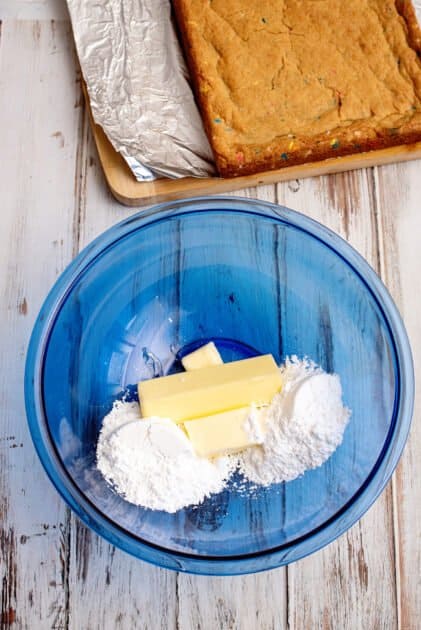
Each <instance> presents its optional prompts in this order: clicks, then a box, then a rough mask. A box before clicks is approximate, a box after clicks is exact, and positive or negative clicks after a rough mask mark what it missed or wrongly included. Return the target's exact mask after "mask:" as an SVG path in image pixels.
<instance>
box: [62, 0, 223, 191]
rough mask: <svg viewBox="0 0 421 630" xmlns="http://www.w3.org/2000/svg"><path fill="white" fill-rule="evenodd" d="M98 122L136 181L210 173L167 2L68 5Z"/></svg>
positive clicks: (74, 0) (85, 0)
mask: <svg viewBox="0 0 421 630" xmlns="http://www.w3.org/2000/svg"><path fill="white" fill-rule="evenodd" d="M67 4H68V7H69V11H70V17H71V21H72V27H73V33H74V37H75V41H76V48H77V53H78V56H79V61H80V65H81V68H82V74H83V77H84V79H85V82H86V86H87V90H88V93H89V98H90V104H91V109H92V113H93V117H94V119H95V122H96V123H97V124H99V125H100V126H101V127H102V128H103V129H104V131H105V134H106V135H107V137H108V139H109V140H110V142H111V144H112V145H113V147H114V149H115V150H116V151H118V152H119V153H121V155H122V156H123V157H124V158H125V160H126V162H127V163H128V165H129V167H130V168H131V170H132V172H133V174H134V175H135V177H136V179H137V180H139V181H144V180H152V179H155V178H156V177H157V176H158V177H159V176H165V177H186V176H196V177H207V176H209V175H213V174H215V166H214V162H213V157H212V151H211V148H210V145H209V142H208V139H207V137H206V134H205V131H204V128H203V124H202V121H201V118H200V114H199V111H198V108H197V106H196V103H195V101H194V97H193V92H192V90H191V87H190V85H189V83H188V72H187V69H186V66H185V63H184V59H183V56H182V53H181V50H180V46H179V43H178V40H177V36H176V33H175V28H174V25H173V22H172V19H171V6H170V3H169V0H101V2H98V0H67Z"/></svg>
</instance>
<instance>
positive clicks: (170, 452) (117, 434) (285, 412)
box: [97, 356, 350, 512]
mask: <svg viewBox="0 0 421 630" xmlns="http://www.w3.org/2000/svg"><path fill="white" fill-rule="evenodd" d="M280 370H281V374H282V380H283V387H282V391H281V392H280V393H279V394H277V395H276V396H275V398H274V399H273V401H272V403H271V404H270V405H268V406H267V407H266V408H265V409H263V410H262V411H261V417H262V424H263V426H261V427H258V428H259V441H261V439H260V438H261V430H262V431H263V443H262V444H260V445H258V446H253V447H251V448H248V449H246V450H244V451H243V452H241V453H239V454H236V455H230V456H226V457H219V458H215V459H212V460H210V459H206V458H204V457H199V456H198V455H196V453H195V452H194V450H193V446H192V444H191V442H190V440H189V439H188V437H187V435H186V434H185V433H184V431H183V430H182V429H181V428H180V427H178V426H177V425H176V424H175V423H174V422H173V421H172V420H171V419H169V418H144V419H142V420H140V409H139V405H138V403H136V402H124V401H117V402H115V403H114V405H113V408H112V410H111V411H110V413H109V414H108V415H107V416H106V417H105V418H104V420H103V424H102V428H101V432H100V435H99V439H98V444H97V466H98V469H99V470H100V471H101V473H102V475H103V476H104V477H105V479H106V480H107V481H108V482H109V483H110V484H112V485H113V487H114V488H115V490H116V491H117V492H118V493H119V494H120V495H121V496H122V497H124V498H125V499H126V500H127V501H129V502H130V503H134V504H135V505H141V506H143V507H147V508H150V509H153V510H164V511H166V512H176V511H177V510H179V509H181V508H183V507H186V506H189V505H196V504H199V503H201V502H202V501H203V500H204V499H205V498H207V497H209V496H210V495H211V494H215V493H218V492H220V491H221V490H223V488H224V487H225V486H226V483H227V481H228V480H229V478H230V476H231V475H232V473H233V472H234V471H235V470H239V471H240V472H241V473H242V474H243V476H244V477H245V479H247V480H249V481H250V482H252V483H253V484H256V485H259V486H268V485H271V484H273V483H281V482H284V481H291V480H292V479H295V478H297V477H299V476H300V475H302V474H303V473H304V472H305V471H306V470H309V469H311V468H316V467H318V466H320V465H321V464H323V463H324V462H325V461H326V460H327V459H328V458H329V457H330V456H331V455H332V453H333V452H334V451H335V450H336V448H337V447H338V446H339V444H340V443H341V442H342V438H343V433H344V431H345V428H346V425H347V423H348V420H349V417H350V411H349V410H348V409H347V408H346V407H344V405H343V403H342V388H341V383H340V380H339V377H338V376H337V375H336V374H326V372H324V371H323V370H322V369H321V368H319V367H317V366H316V365H315V364H314V363H313V362H311V361H309V360H307V359H304V360H299V359H297V357H295V356H294V357H291V358H288V359H287V360H286V362H285V364H284V365H283V366H281V368H280ZM258 411H259V410H256V408H255V407H254V406H253V405H252V406H251V409H250V417H249V418H248V419H247V420H246V423H245V425H244V428H245V429H246V430H248V431H249V432H250V434H254V433H255V432H256V430H257V429H256V419H257V415H256V413H257V412H258ZM256 435H257V434H256ZM256 440H257V438H256Z"/></svg>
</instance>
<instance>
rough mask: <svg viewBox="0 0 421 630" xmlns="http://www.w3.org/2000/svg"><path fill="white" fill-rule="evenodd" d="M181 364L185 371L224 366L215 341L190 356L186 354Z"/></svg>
mask: <svg viewBox="0 0 421 630" xmlns="http://www.w3.org/2000/svg"><path fill="white" fill-rule="evenodd" d="M181 363H182V364H183V367H184V369H185V370H187V371H188V372H190V371H191V370H199V369H201V368H205V367H210V366H211V365H222V363H223V361H222V359H221V355H220V354H219V352H218V350H217V348H216V346H215V344H214V343H213V341H210V342H209V343H207V344H206V345H204V346H202V347H201V348H198V349H197V350H195V351H194V352H190V354H186V356H185V357H183V358H182V359H181Z"/></svg>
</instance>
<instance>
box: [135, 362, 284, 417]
mask: <svg viewBox="0 0 421 630" xmlns="http://www.w3.org/2000/svg"><path fill="white" fill-rule="evenodd" d="M281 386H282V381H281V375H280V372H279V368H278V366H277V365H276V363H275V360H274V358H273V357H272V355H271V354H266V355H263V356H260V357H253V358H252V359H244V360H243V361H234V362H232V363H223V364H222V365H213V366H211V367H206V368H201V369H198V370H192V371H191V372H181V373H180V374H172V375H171V376H162V377H160V378H154V379H151V380H148V381H141V382H140V383H139V384H138V392H139V403H140V409H141V412H142V416H143V417H147V416H161V417H164V418H172V419H173V420H174V421H175V422H183V421H184V420H190V419H191V418H198V417H200V416H202V417H203V416H209V415H211V414H215V413H219V412H221V411H228V410H229V409H236V408H238V407H246V406H247V405H251V404H252V403H254V404H255V405H264V404H268V403H270V402H271V400H272V398H273V397H274V396H275V394H276V393H277V392H279V391H280V389H281Z"/></svg>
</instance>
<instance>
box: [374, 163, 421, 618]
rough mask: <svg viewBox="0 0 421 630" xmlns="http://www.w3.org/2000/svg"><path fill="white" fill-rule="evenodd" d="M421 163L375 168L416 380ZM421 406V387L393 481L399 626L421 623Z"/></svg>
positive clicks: (387, 272)
mask: <svg viewBox="0 0 421 630" xmlns="http://www.w3.org/2000/svg"><path fill="white" fill-rule="evenodd" d="M420 168H421V162H414V163H413V164H410V165H408V166H407V167H406V168H402V167H401V166H400V165H393V166H389V167H382V168H378V169H375V181H376V200H377V206H378V221H379V229H378V231H379V235H380V267H381V274H382V277H383V279H384V281H385V282H386V284H387V286H388V288H389V290H390V292H391V294H392V296H393V298H394V299H395V300H396V302H397V304H398V306H399V307H400V309H401V313H402V316H403V318H404V321H405V324H406V327H407V331H408V335H409V338H410V341H411V344H412V352H413V360H414V369H415V376H416V378H417V375H419V374H420V373H421V329H420V320H421V299H420V292H419V286H420V269H421V260H420V254H419V235H420V227H421V177H420ZM420 421H421V404H420V397H419V387H418V390H417V396H416V400H415V409H414V417H413V421H412V428H411V433H410V436H409V441H408V443H407V445H406V447H405V451H404V454H403V457H402V459H401V462H400V464H399V466H398V468H397V471H396V473H395V476H394V490H395V544H396V557H397V569H398V574H397V586H398V588H397V591H398V598H399V601H398V604H399V608H398V610H399V625H400V628H402V630H412V629H413V628H419V625H420V619H421V462H420V445H421V422H420Z"/></svg>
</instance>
